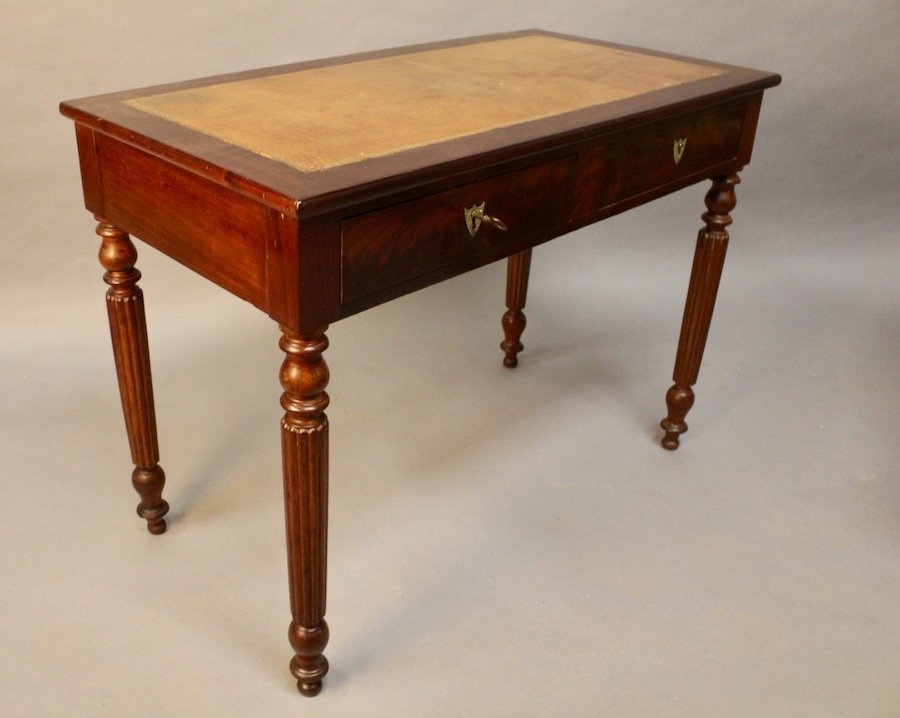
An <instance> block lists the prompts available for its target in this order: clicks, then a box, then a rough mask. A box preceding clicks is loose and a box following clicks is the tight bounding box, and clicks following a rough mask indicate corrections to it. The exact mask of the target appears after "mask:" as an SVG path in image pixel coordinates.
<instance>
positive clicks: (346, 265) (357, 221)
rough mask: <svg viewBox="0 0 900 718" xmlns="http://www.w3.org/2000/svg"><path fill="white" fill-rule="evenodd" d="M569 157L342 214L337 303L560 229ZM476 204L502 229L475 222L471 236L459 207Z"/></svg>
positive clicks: (501, 252)
mask: <svg viewBox="0 0 900 718" xmlns="http://www.w3.org/2000/svg"><path fill="white" fill-rule="evenodd" d="M574 160H575V156H574V155H573V156H571V157H564V158H561V159H556V160H551V161H549V162H544V163H541V164H538V165H533V166H530V167H527V168H525V169H520V170H516V171H513V172H506V173H503V174H499V175H495V176H493V177H491V178H489V179H485V180H481V181H479V182H473V183H470V184H465V185H462V186H459V187H453V188H451V189H448V190H445V191H442V192H438V193H435V194H430V195H427V196H425V197H419V198H417V199H414V200H409V201H406V202H401V203H399V204H394V205H391V206H389V207H386V208H383V209H378V210H375V211H373V212H368V213H366V214H362V215H358V216H356V217H350V218H348V219H345V220H344V221H343V223H342V227H341V301H342V302H343V303H347V302H352V301H353V300H355V299H359V298H361V297H365V296H368V295H370V294H373V293H375V292H378V291H379V290H383V289H386V288H388V287H395V286H397V285H400V284H403V283H404V282H407V281H409V280H412V279H415V278H417V277H422V276H423V275H427V274H429V273H430V272H434V271H435V270H439V269H441V268H443V267H448V266H451V265H463V264H466V265H470V266H475V265H477V264H480V263H486V262H488V261H492V260H494V259H498V258H500V257H503V256H506V255H507V254H510V253H512V252H514V251H516V250H517V248H520V247H522V246H523V244H524V243H526V242H527V238H528V237H532V236H534V235H537V234H541V233H546V232H547V231H548V230H550V229H554V228H560V227H564V226H566V225H567V224H568V223H569V220H570V216H571V201H570V198H571V193H570V192H569V191H567V188H568V187H569V180H570V179H571V176H572V170H573V165H574ZM482 202H484V203H485V206H484V213H485V214H486V215H489V216H492V217H497V218H498V219H500V220H502V222H503V223H504V224H505V225H506V226H507V229H506V230H505V231H504V230H502V229H500V228H499V227H497V226H494V225H493V224H490V223H488V222H482V223H481V226H480V227H479V228H478V230H477V231H476V232H475V235H474V236H471V235H470V233H469V230H468V228H467V225H466V217H465V210H466V209H467V208H471V207H474V206H476V205H479V204H480V203H482ZM481 259H483V260H484V261H483V262H481V261H479V260H481Z"/></svg>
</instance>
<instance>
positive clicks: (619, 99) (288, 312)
mask: <svg viewBox="0 0 900 718" xmlns="http://www.w3.org/2000/svg"><path fill="white" fill-rule="evenodd" d="M779 81H780V78H779V77H778V76H777V75H774V74H771V73H765V72H758V71H755V70H749V69H745V68H739V67H733V66H729V65H722V64H717V63H711V62H706V61H702V60H694V59H689V58H681V57H676V56H673V55H667V54H664V53H658V52H652V51H648V50H640V49H636V48H628V47H622V46H618V45H612V44H609V43H603V42H597V41H594V40H586V39H582V38H574V37H569V36H563V35H558V34H554V33H548V32H541V31H525V32H517V33H510V34H504V35H492V36H484V37H478V38H468V39H464V40H457V41H451V42H441V43H433V44H429V45H419V46H414V47H406V48H400V49H394V50H387V51H380V52H373V53H365V54H360V55H352V56H348V57H341V58H333V59H329V60H322V61H316V62H304V63H300V64H294V65H285V66H281V67H273V68H267V69H262V70H252V71H249V72H241V73H236V74H231V75H224V76H220V77H211V78H205V79H200V80H192V81H188V82H181V83H177V84H172V85H164V86H158V87H151V88H145V89H140V90H132V91H128V92H118V93H114V94H109V95H102V96H97V97H90V98H86V99H81V100H74V101H70V102H64V103H62V105H61V107H60V109H61V111H62V113H63V114H64V115H66V116H67V117H69V118H71V119H72V120H74V121H75V130H76V139H77V144H78V155H79V160H80V164H81V176H82V185H83V191H84V199H85V205H86V207H87V209H88V210H90V211H91V212H92V213H94V215H95V217H96V218H97V220H98V221H99V225H98V227H97V233H98V234H99V235H100V237H101V239H102V243H101V248H100V262H101V264H102V265H103V267H104V268H105V270H106V273H105V274H104V281H105V282H106V284H107V285H109V288H108V290H107V292H106V301H107V308H108V313H109V322H110V330H111V334H112V343H113V352H114V355H115V361H116V370H117V374H118V380H119V388H120V392H121V397H122V406H123V409H124V413H125V424H126V428H127V432H128V438H129V441H130V445H131V454H132V458H133V462H134V465H135V469H134V472H133V474H132V482H133V484H134V487H135V489H136V490H137V492H138V494H139V495H140V504H139V505H138V514H139V515H140V516H141V517H143V518H144V519H146V521H147V527H148V529H149V530H150V533H152V534H160V533H162V532H164V531H165V530H166V523H165V518H164V517H165V515H166V512H167V511H168V508H169V507H168V504H167V503H166V502H165V500H164V499H163V498H162V491H163V484H164V482H165V476H164V474H163V470H162V468H161V467H160V466H159V449H158V446H157V438H156V421H155V417H154V408H153V388H152V383H151V378H150V358H149V351H148V343H147V330H146V324H145V320H144V300H143V295H142V292H141V289H140V287H139V286H138V280H139V279H140V273H139V272H138V270H137V269H136V268H135V263H136V260H137V252H136V249H135V246H134V244H133V243H132V242H131V239H130V237H129V235H130V234H133V235H135V236H136V237H139V238H140V239H141V240H143V241H144V242H146V243H148V244H150V245H151V246H153V247H156V248H157V249H159V250H161V251H162V252H164V253H165V254H167V255H169V256H170V257H172V258H173V259H175V260H176V261H178V262H180V263H182V264H184V265H186V266H188V267H190V268H191V269H193V270H195V271H196V272H198V273H199V274H201V275H203V276H204V277H206V278H207V279H209V280H210V281H213V282H215V283H216V284H219V285H220V286H222V287H224V288H225V289H227V290H228V291H230V292H232V293H233V294H235V295H237V296H238V297H241V298H243V299H245V300H247V301H248V302H251V303H252V304H254V305H255V306H257V307H258V308H259V309H261V310H263V311H264V312H266V313H267V314H268V315H269V316H270V317H272V319H274V320H275V321H276V322H277V323H278V325H279V326H280V329H281V340H280V347H281V349H282V350H283V351H284V354H285V357H284V363H283V365H282V367H281V372H280V380H281V385H282V387H283V389H284V393H283V394H282V396H281V405H282V407H283V408H284V410H285V414H284V418H283V419H282V422H281V442H282V457H283V471H284V498H285V515H286V527H287V554H288V575H289V581H290V603H291V615H292V620H291V623H290V628H289V631H288V637H289V640H290V643H291V646H292V647H293V649H294V654H295V655H294V657H293V659H292V660H291V672H292V674H293V675H294V676H295V677H296V679H297V685H298V688H299V690H300V691H301V692H302V693H304V694H306V695H315V694H316V693H318V692H319V690H320V689H321V686H322V678H323V677H324V676H325V674H326V673H327V671H328V662H327V660H326V659H325V656H324V655H323V653H324V650H325V646H326V644H327V642H328V626H327V624H326V623H325V619H324V617H325V565H326V533H327V532H326V524H327V500H328V499H327V497H328V420H327V418H326V415H325V408H326V407H327V406H328V394H327V393H326V391H325V389H326V386H327V384H328V380H329V374H328V367H327V366H326V363H325V360H324V358H323V352H324V351H325V349H326V348H327V347H328V339H327V338H326V335H325V331H326V329H327V327H328V325H329V324H330V323H332V322H335V321H337V320H339V319H342V318H343V317H347V316H350V315H352V314H356V313H357V312H361V311H363V310H365V309H368V308H369V307H373V306H375V305H377V304H381V303H382V302H385V301H388V300H390V299H393V298H395V297H399V296H401V295H404V294H408V293H409V292H413V291H415V290H417V289H421V288H422V287H425V286H427V285H430V284H433V283H435V282H439V281H441V280H444V279H447V278H449V277H452V276H454V275H457V274H460V273H462V272H465V271H467V270H470V269H473V268H475V267H479V266H481V265H484V264H487V263H488V262H493V261H496V260H498V259H503V258H508V262H509V264H508V274H507V288H506V306H507V311H506V313H505V314H504V315H503V318H502V327H503V341H502V343H501V349H502V350H503V353H504V358H503V362H504V364H505V365H506V366H508V367H515V366H516V364H517V362H518V355H519V353H520V352H521V351H522V349H523V346H522V342H521V336H522V332H523V330H524V328H525V315H524V313H523V308H524V306H525V297H526V291H527V287H528V272H529V266H530V262H531V248H532V247H534V246H535V245H537V244H541V243H542V242H546V241H548V240H550V239H553V238H555V237H558V236H560V235H563V234H565V233H567V232H571V231H572V230H574V229H577V228H578V227H583V226H585V225H587V224H590V223H592V222H596V221H597V220H600V219H603V218H604V217H608V216H610V215H612V214H615V213H618V212H622V211H623V210H626V209H629V208H631V207H635V206H637V205H640V204H643V203H644V202H647V201H649V200H651V199H654V198H656V197H659V196H661V195H664V194H667V193H669V192H672V191H674V190H677V189H679V188H681V187H685V186H687V185H689V184H692V183H695V182H699V181H701V180H705V179H709V178H711V179H712V187H711V189H710V190H709V192H708V193H707V195H706V207H707V211H706V212H705V213H704V214H703V222H704V226H703V228H702V229H701V230H700V233H699V236H698V239H697V248H696V254H695V259H694V265H693V270H692V272H691V277H690V283H689V287H688V296H687V303H686V306H685V312H684V320H683V323H682V328H681V338H680V340H679V343H678V351H677V355H676V360H675V372H674V377H673V378H674V382H675V383H674V385H673V386H672V387H671V388H670V389H669V391H668V393H667V394H666V403H667V407H668V413H667V416H666V418H665V419H663V421H662V422H661V426H662V429H663V430H664V437H663V439H662V444H663V446H664V447H665V448H667V449H676V448H677V447H678V441H679V437H680V435H681V434H683V433H684V432H685V431H686V430H687V424H686V423H685V416H686V414H687V412H688V410H689V409H690V408H691V405H692V404H693V401H694V393H693V389H692V386H693V385H694V383H695V382H696V380H697V373H698V368H699V365H700V359H701V356H702V354H703V349H704V346H705V344H706V337H707V332H708V330H709V325H710V320H711V317H712V311H713V305H714V302H715V297H716V292H717V289H718V285H719V277H720V275H721V271H722V264H723V261H724V258H725V249H726V246H727V243H728V233H727V231H726V227H727V226H728V225H729V224H730V223H731V217H730V216H729V213H730V212H731V211H732V209H733V208H734V206H735V191H734V188H735V185H736V184H737V183H738V182H739V179H738V176H737V172H738V171H739V170H740V169H741V168H742V167H743V166H744V165H746V164H747V163H748V162H749V161H750V153H751V149H752V147H753V141H754V136H755V133H756V124H757V118H758V117H759V111H760V104H761V101H762V93H763V90H765V89H766V88H768V87H772V86H774V85H776V84H778V82H779Z"/></svg>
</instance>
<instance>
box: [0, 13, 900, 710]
mask: <svg viewBox="0 0 900 718" xmlns="http://www.w3.org/2000/svg"><path fill="white" fill-rule="evenodd" d="M898 26H900V5H898V3H897V2H896V1H895V0H888V1H884V2H862V3H826V2H801V3H785V2H748V3H740V4H738V3H721V2H711V1H708V0H693V1H690V2H688V1H682V2H671V1H670V2H662V1H661V0H660V1H657V0H652V1H649V0H648V1H647V2H642V3H634V2H630V1H629V2H625V1H621V2H596V3H578V2H553V3H533V2H521V1H520V2H511V1H500V0H495V1H494V2H491V3H482V2H471V1H460V2H453V3H449V2H421V3H418V4H414V3H410V2H395V1H391V2H379V3H365V2H330V3H299V2H297V3H289V2H279V1H277V0H270V1H268V2H234V3H217V2H210V1H209V0H203V1H200V2H194V3H190V4H187V3H182V2H163V1H161V0H155V1H152V2H143V3H141V4H139V5H127V4H125V3H121V2H110V1H109V0H103V1H100V0H95V1H93V2H88V3H60V2H58V0H56V1H53V2H50V1H43V0H39V1H35V0H32V1H31V2H27V3H25V2H9V1H8V0H7V2H5V3H4V4H3V7H2V21H0V97H2V100H0V108H2V110H0V111H2V117H0V119H2V122H0V209H2V211H0V222H2V223H3V226H2V237H3V241H4V252H3V258H2V262H0V331H2V335H0V336H2V344H0V382H2V384H0V396H2V402H0V421H2V443H0V467H2V481H0V506H2V508H3V523H2V529H0V576H2V577H3V578H2V582H0V616H2V618H0V645H2V646H3V649H2V654H0V714H3V715H6V716H36V715H40V716H55V715H67V716H70V715H104V716H105V715H108V716H122V715H129V716H132V715H134V716H143V715H148V716H149V715H191V716H205V715H216V716H222V715H240V716H246V715H289V714H290V715H293V714H297V713H299V712H300V711H303V712H305V713H306V714H307V715H310V716H313V715H315V716H326V715H329V716H330V715H334V716H349V715H353V716H361V715H365V716H388V715H390V716H460V715H485V716H599V715H615V716H650V715H652V716H723V715H728V716H832V715H834V716H837V715H846V716H884V717H885V718H887V717H893V716H897V715H900V599H898V595H900V592H898V591H900V530H898V520H900V510H898V501H900V491H898V479H900V472H898V451H897V448H896V446H897V437H896V432H897V426H898V423H900V422H898V420H900V387H898V371H897V357H898V350H900V322H898V315H900V289H898V284H900V283H898V266H900V251H898V242H897V230H896V227H897V220H898V219H900V218H898V210H897V205H898V202H900V192H898V189H900V182H898V171H897V167H898V160H900V156H898V154H900V152H898V148H900V142H898V133H897V120H898V114H900V113H898V109H900V108H898V74H897V69H896V59H897V41H896V28H897V27H898ZM523 27H544V28H548V29H553V30H558V31H563V32H571V33H574V34H582V35H586V36H594V37H601V38H605V39H609V40H613V41H618V42H624V43H631V44H635V45H644V46H647V47H653V48H656V49H662V50H668V51H671V52H677V53H683V54H687V55H695V56H698V57H705V58H709V59H714V60H721V61H725V62H732V63H735V64H743V65H749V66H755V67H758V68H761V69H769V70H774V71H777V72H780V73H781V74H782V75H783V76H784V83H783V84H782V85H781V86H780V87H778V88H775V89H774V90H772V91H770V92H769V93H768V94H767V96H766V99H765V101H764V103H763V111H762V117H761V121H760V125H759V133H758V140H757V145H756V149H755V153H754V161H753V163H752V164H751V165H750V166H749V167H748V168H747V169H746V170H745V172H744V173H743V179H744V183H743V184H741V185H740V186H739V187H738V205H737V209H736V210H735V212H734V217H735V224H734V226H733V232H732V244H731V248H730V249H729V258H728V261H727V262H726V268H725V277H724V280H723V287H722V291H721V293H720V299H719V303H718V305H717V309H716V317H715V320H714V323H713V329H712V333H711V337H710V343H709V346H708V351H707V356H706V358H705V360H704V365H703V369H702V371H701V375H700V382H699V384H698V386H697V404H696V406H695V408H694V410H693V412H692V413H691V416H690V417H689V418H690V419H691V421H690V424H691V431H690V432H689V433H688V434H687V436H686V437H685V441H684V443H683V445H682V448H681V449H680V450H679V451H678V452H677V453H675V454H670V453H667V452H664V451H662V450H661V449H660V448H659V446H658V445H657V444H656V443H655V442H656V441H657V439H658V436H659V432H658V429H657V428H656V423H657V422H658V420H659V419H660V418H661V417H662V415H663V412H664V404H663V395H664V392H665V390H666V388H667V387H668V386H669V383H670V382H669V376H670V371H671V363H672V360H673V358H674V352H675V345H676V341H677V332H678V326H679V322H680V318H681V311H682V306H683V299H684V292H685V289H686V286H687V278H688V273H689V268H690V261H691V254H692V251H693V241H694V235H695V233H696V230H697V228H698V227H699V214H700V212H701V211H702V196H703V193H704V192H705V187H702V186H695V187H692V188H689V189H687V190H683V191H681V192H679V193H676V194H675V195H672V196H670V197H668V198H664V199H662V200H660V201H658V202H656V203H653V204H651V205H650V206H647V207H644V208H640V209H638V210H635V211H632V212H628V213H626V214H625V215H623V216H620V217H616V218H613V219H610V220H608V221H606V222H603V223H601V224H600V225H595V226H594V227H591V228H588V229H584V230H581V231H579V232H576V233H574V234H572V235H570V236H568V237H567V238H563V239H560V240H557V241H555V242H553V243H551V244H550V245H548V246H545V247H541V248H539V249H537V250H536V251H535V255H534V263H533V270H532V284H531V290H530V296H529V307H528V311H527V315H528V320H529V325H528V329H527V330H526V332H525V336H524V341H525V344H526V351H525V353H524V355H523V357H522V362H521V364H520V367H519V368H518V369H517V370H516V371H514V372H510V371H508V370H505V369H503V368H502V367H501V366H500V358H501V357H500V352H499V350H498V349H497V342H498V341H499V339H500V332H499V318H500V314H501V313H502V310H503V306H502V302H503V282H504V267H503V265H502V263H498V264H495V265H491V266H490V267H486V268H483V269H481V270H478V271H475V272H471V273H469V274H467V275H464V276H462V277H460V278H457V279H455V280H452V281H449V282H445V283H443V284H441V285H438V286H436V287H433V288H430V289H428V290H425V291H423V292H419V293H417V294H415V295H412V296H410V297H406V298H403V299H401V300H397V301H395V302H391V303H389V304H387V305H384V306H382V307H380V308H378V309H375V310H372V311H370V312H366V313H364V314H363V315H361V316H357V317H353V318H351V319H349V320H346V321H344V322H341V323H339V324H337V325H334V326H333V327H332V328H331V330H330V331H329V336H330V338H331V343H332V348H331V349H330V350H329V352H328V356H327V358H328V361H329V364H330V366H331V369H332V383H331V386H330V387H329V391H330V393H331V396H332V407H331V408H330V409H329V415H330V418H331V422H332V494H331V519H330V521H331V523H330V565H329V569H330V573H329V610H328V619H329V623H330V625H331V628H332V639H331V643H330V645H329V648H328V651H327V654H328V656H329V658H330V659H331V663H332V671H331V674H330V675H329V677H328V679H327V685H326V689H325V690H324V691H323V693H322V694H321V695H320V696H319V697H318V698H316V699H315V700H312V701H310V700H304V699H302V698H301V697H300V696H299V695H296V693H295V690H294V687H293V681H292V680H291V678H290V676H289V674H288V672H287V662H288V659H289V657H290V651H289V647H288V644H287V641H286V636H285V630H286V627H287V623H288V619H289V616H288V607H287V591H286V581H285V566H284V563H285V562H284V548H283V519H282V515H281V498H280V492H281V487H280V458H279V447H278V431H277V426H278V417H279V415H280V409H279V407H278V404H277V399H278V395H279V387H278V385H277V380H276V376H277V369H278V366H279V364H280V361H281V357H280V353H279V351H278V349H277V346H276V341H277V336H278V334H277V331H276V328H275V327H274V326H273V324H272V322H271V321H270V320H268V318H266V317H265V316H263V315H262V314H260V313H259V312H257V311H256V310H255V309H253V308H252V307H250V306H249V305H245V304H243V303H242V302H240V301H239V300H237V299H235V298H233V297H230V296H228V295H227V294H226V293H224V292H223V291H222V290H219V289H218V288H216V287H214V286H212V285H209V284H208V283H206V282H205V281H204V280H201V279H200V278H199V277H197V276H196V275H194V274H192V273H191V272H189V271H188V270H186V269H184V268H182V267H179V266H177V265H176V264H174V263H173V262H171V261H170V260H168V259H166V258H164V257H161V256H160V255H159V254H158V253H157V252H155V251H153V250H151V249H149V248H145V247H143V246H142V245H139V250H141V259H140V262H139V267H140V268H141V269H142V271H143V272H144V280H143V287H144V290H145V292H146V295H147V299H148V320H149V328H150V335H151V346H152V352H153V359H154V380H155V385H156V394H157V413H158V418H159V422H160V425H159V430H160V443H161V450H162V465H163V466H164V467H165V469H166V471H167V473H168V478H169V483H168V488H167V497H168V499H169V501H170V503H171V504H172V506H173V509H172V513H171V514H170V517H171V518H170V522H169V523H170V530H169V533H167V534H166V535H165V536H163V537H160V538H154V537H150V536H149V535H148V534H147V533H146V531H145V530H144V528H143V522H142V521H139V520H138V519H137V518H136V517H135V516H134V514H133V507H134V505H135V504H136V497H135V496H134V495H133V492H132V489H131V487H130V485H129V480H128V478H129V472H130V464H129V457H128V453H127V442H126V439H125V433H124V429H123V427H122V423H121V416H120V408H119V405H118V396H117V394H116V393H115V381H114V370H113V366H112V358H111V353H110V351H109V340H108V336H107V329H106V320H105V311H104V308H103V299H102V294H103V289H104V286H103V284H102V282H101V279H100V277H101V270H100V267H99V265H98V264H97V262H96V248H97V246H98V241H97V239H96V237H95V236H94V234H93V225H94V222H93V220H92V219H91V218H90V216H89V215H88V214H87V213H86V212H84V210H83V208H82V202H81V196H80V184H79V179H78V169H77V160H76V156H75V143H74V134H73V132H72V127H71V123H70V122H68V121H66V120H64V119H63V118H62V117H60V116H59V115H58V114H57V112H56V105H57V103H58V102H59V101H60V100H62V99H67V98H72V97H78V96H83V95H88V94H95V93H100V92H106V91H114V90H119V89H126V88H129V87H134V86H141V85H148V84H156V83H162V82H168V81H174V80H180V79H185V78H187V77H195V76H202V75H207V74H212V73H220V72H229V71H234V70H240V69H245V68H249V67H256V66H262V65H268V64H277V63H283V62H292V61H297V60H302V59H310V58H316V57H321V56H331V55H337V54H343V53H347V52H354V51H361V50H367V49H375V48H380V47H389V46H395V45H401V44H408V43H414V42H423V41H429V40H438V39H443V38H449V37H456V36H465V35H473V34H481V33H485V32H495V31H504V30H511V29H518V28H523Z"/></svg>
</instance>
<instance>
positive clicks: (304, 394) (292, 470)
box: [279, 327, 328, 696]
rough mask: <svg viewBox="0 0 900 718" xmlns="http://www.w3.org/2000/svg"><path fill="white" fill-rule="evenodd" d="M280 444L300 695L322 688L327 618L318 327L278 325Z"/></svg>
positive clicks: (324, 424)
mask: <svg viewBox="0 0 900 718" xmlns="http://www.w3.org/2000/svg"><path fill="white" fill-rule="evenodd" d="M282 332H283V336H282V337H281V342H280V344H279V346H280V347H281V348H282V349H283V350H284V352H285V357H284V363H283V364H282V365H281V386H282V387H283V388H284V393H283V394H282V395H281V405H282V406H283V407H284V409H285V415H284V419H283V420H282V422H281V450H282V458H283V462H284V510H285V523H286V527H287V553H288V580H289V583H290V595H291V616H292V617H293V620H292V621H291V625H290V628H289V629H288V638H289V639H290V642H291V646H292V647H293V648H294V652H295V653H296V655H295V656H294V658H293V659H292V660H291V673H292V674H293V675H294V677H295V678H296V679H297V688H298V689H299V691H300V692H301V693H303V695H306V696H314V695H316V694H317V693H318V692H319V691H320V690H321V689H322V678H323V677H324V676H325V674H326V673H328V661H327V660H326V658H325V656H323V655H322V652H323V651H324V650H325V646H326V644H327V643H328V624H326V623H325V574H326V572H325V564H326V555H327V554H326V541H327V534H328V531H327V526H328V417H327V416H325V407H327V406H328V394H326V393H325V387H326V386H327V385H328V366H327V365H326V364H325V360H324V359H323V358H322V352H323V351H325V349H326V348H327V347H328V339H327V338H326V337H325V334H324V328H323V330H322V331H321V332H318V333H317V334H315V335H313V336H300V335H299V334H295V333H293V332H291V331H290V330H288V329H285V328H284V327H282Z"/></svg>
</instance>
